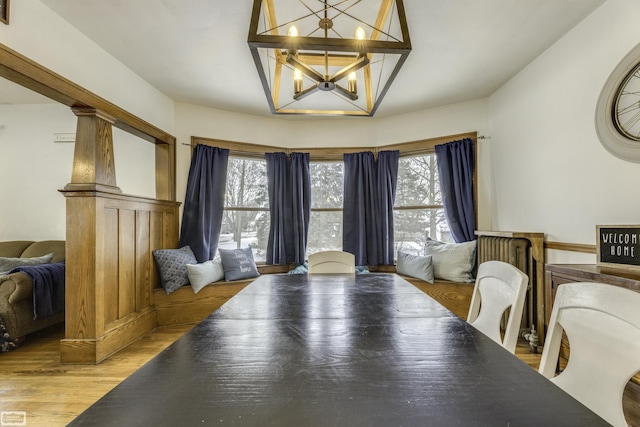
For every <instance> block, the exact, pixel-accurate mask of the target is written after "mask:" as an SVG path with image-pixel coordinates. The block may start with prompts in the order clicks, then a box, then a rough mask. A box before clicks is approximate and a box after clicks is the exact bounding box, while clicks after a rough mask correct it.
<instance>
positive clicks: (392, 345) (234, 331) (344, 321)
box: [70, 274, 608, 427]
mask: <svg viewBox="0 0 640 427" xmlns="http://www.w3.org/2000/svg"><path fill="white" fill-rule="evenodd" d="M213 286H215V285H213ZM470 286H472V285H470ZM70 425H71V426H87V425H95V426H209V425H216V426H217V425H220V426H225V425H231V426H295V427H298V426H301V427H302V426H349V427H357V426H393V427H398V426H505V427H507V426H511V427H515V426H535V427H541V426H580V427H587V426H605V425H608V424H607V423H606V422H605V421H603V420H602V419H601V418H599V417H598V416H597V415H595V414H594V413H593V412H591V411H590V410H589V409H587V408H586V407H584V406H583V405H582V404H580V403H579V402H578V401H576V400H574V399H573V398H572V397H571V396H570V395H568V394H566V393H565V392H563V391H562V390H560V389H559V388H558V387H557V386H555V385H554V384H553V383H551V382H550V381H549V380H548V379H546V378H544V377H543V376H542V375H540V374H538V373H537V372H536V371H535V370H534V369H532V368H531V367H529V366H528V365H526V364H525V363H524V362H522V361H521V360H519V359H518V358H517V357H515V356H514V355H513V354H511V353H509V352H508V351H506V350H504V349H503V348H502V347H501V346H500V345H498V344H496V343H495V342H493V341H492V340H490V339H489V338H487V337H486V336H484V335H483V334H482V333H480V332H478V331H477V330H476V329H475V328H473V327H472V326H470V325H469V324H468V323H467V322H465V321H464V320H462V319H460V318H458V317H457V316H455V315H454V314H452V313H451V312H450V311H448V310H447V309H446V308H444V307H443V306H441V305H440V304H439V303H437V302H436V301H434V300H433V299H432V298H430V297H429V296H428V295H426V294H425V293H423V292H422V291H420V290H419V289H418V288H416V287H414V286H413V285H411V284H410V283H408V282H407V281H405V280H404V279H402V278H401V277H399V276H397V275H395V274H358V275H293V274H291V275H287V274H283V275H264V276H261V277H259V278H258V279H257V280H256V281H255V282H253V283H252V284H251V285H249V286H247V287H246V288H245V289H244V290H242V291H241V292H239V293H238V294H237V295H236V296H234V297H233V298H232V299H230V300H229V301H228V302H227V303H226V304H224V305H223V306H222V307H220V308H219V309H218V310H216V311H215V312H213V313H212V314H211V315H210V316H209V317H208V318H206V319H205V320H204V321H202V322H201V323H200V324H198V325H197V326H195V327H194V328H193V329H192V330H191V331H189V332H188V333H186V334H185V335H184V336H183V337H181V338H180V339H178V340H177V341H176V342H175V343H173V344H172V345H171V346H169V347H168V348H167V349H166V350H164V351H163V352H161V353H160V354H158V355H157V356H156V357H155V358H153V359H152V360H151V361H149V362H148V363H147V364H145V365H144V366H142V367H141V368H140V369H139V370H138V371H136V372H135V373H134V374H133V375H131V376H130V377H128V378H127V379H126V380H125V381H123V382H122V383H121V384H120V385H118V386H117V387H115V388H114V389H113V390H112V391H111V392H109V393H108V394H107V395H105V396H104V397H103V398H102V399H100V400H99V401H97V402H96V403H95V404H94V405H93V406H91V407H90V408H88V409H87V410H86V411H85V412H83V413H82V414H80V415H79V416H78V417H77V418H76V419H75V420H74V421H72V422H71V424H70Z"/></svg>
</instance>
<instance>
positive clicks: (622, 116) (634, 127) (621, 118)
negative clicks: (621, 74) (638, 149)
mask: <svg viewBox="0 0 640 427" xmlns="http://www.w3.org/2000/svg"><path fill="white" fill-rule="evenodd" d="M611 107H612V108H611V115H612V118H613V122H614V125H615V127H616V130H617V131H618V132H619V133H620V134H621V135H622V136H624V137H626V138H629V139H631V140H633V141H640V63H638V64H637V65H636V66H635V67H634V68H633V69H632V70H631V71H630V72H629V74H627V75H626V77H625V78H624V80H622V82H621V83H620V86H619V87H618V89H617V92H616V95H615V99H614V102H613V104H612V105H611Z"/></svg>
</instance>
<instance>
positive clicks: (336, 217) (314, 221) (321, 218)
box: [307, 211, 342, 254]
mask: <svg viewBox="0 0 640 427" xmlns="http://www.w3.org/2000/svg"><path fill="white" fill-rule="evenodd" d="M328 250H337V251H341V250H342V211H337V212H318V211H312V212H311V219H310V221H309V241H308V243H307V254H313V253H316V252H320V251H328Z"/></svg>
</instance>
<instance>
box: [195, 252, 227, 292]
mask: <svg viewBox="0 0 640 427" xmlns="http://www.w3.org/2000/svg"><path fill="white" fill-rule="evenodd" d="M187 274H188V275H189V283H191V288H192V289H193V293H194V294H197V293H198V292H200V290H201V289H202V288H204V287H205V286H207V285H209V284H211V283H213V282H218V281H220V280H222V279H224V269H223V268H222V262H221V261H220V260H219V259H217V258H216V259H214V260H210V261H205V262H203V263H200V264H187Z"/></svg>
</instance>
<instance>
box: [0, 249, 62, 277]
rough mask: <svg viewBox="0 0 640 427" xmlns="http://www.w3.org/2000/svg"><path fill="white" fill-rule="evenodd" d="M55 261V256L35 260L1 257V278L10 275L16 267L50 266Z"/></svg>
mask: <svg viewBox="0 0 640 427" xmlns="http://www.w3.org/2000/svg"><path fill="white" fill-rule="evenodd" d="M52 259H53V254H52V253H51V254H46V255H42V256H38V257H33V258H4V257H0V276H3V275H5V274H7V273H9V272H10V271H11V270H13V269H14V268H16V267H22V266H24V265H40V264H49V263H51V260H52Z"/></svg>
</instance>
